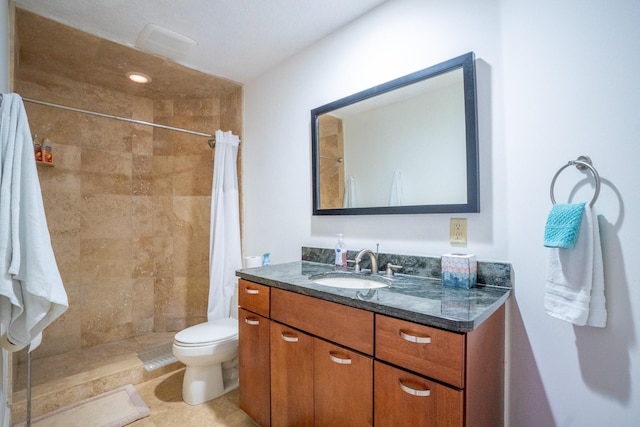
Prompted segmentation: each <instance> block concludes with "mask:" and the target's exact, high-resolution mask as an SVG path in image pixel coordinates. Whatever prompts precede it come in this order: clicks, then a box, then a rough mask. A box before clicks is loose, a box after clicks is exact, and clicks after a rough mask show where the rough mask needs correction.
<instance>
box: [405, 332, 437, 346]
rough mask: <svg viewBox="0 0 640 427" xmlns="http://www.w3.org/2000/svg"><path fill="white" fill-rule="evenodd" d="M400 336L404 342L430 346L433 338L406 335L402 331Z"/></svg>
mask: <svg viewBox="0 0 640 427" xmlns="http://www.w3.org/2000/svg"><path fill="white" fill-rule="evenodd" d="M400 336H401V337H402V339H403V340H406V341H409V342H415V343H418V344H430V343H431V337H419V336H417V335H411V334H408V333H406V332H405V331H403V330H402V329H401V330H400Z"/></svg>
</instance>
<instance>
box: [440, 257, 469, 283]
mask: <svg viewBox="0 0 640 427" xmlns="http://www.w3.org/2000/svg"><path fill="white" fill-rule="evenodd" d="M441 267H442V286H451V287H454V288H465V289H469V288H472V287H474V286H475V285H476V281H477V280H478V263H477V261H476V256H475V255H466V254H446V255H442V260H441Z"/></svg>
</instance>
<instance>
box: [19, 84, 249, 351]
mask: <svg viewBox="0 0 640 427" xmlns="http://www.w3.org/2000/svg"><path fill="white" fill-rule="evenodd" d="M14 90H15V91H16V92H17V93H20V94H21V95H22V96H23V97H30V98H35V99H43V100H47V101H50V102H55V103H60V104H64V105H72V106H75V107H78V108H85V109H88V110H94V111H96V110H97V111H100V112H103V113H108V114H114V115H119V116H125V117H134V118H136V119H139V120H145V121H155V122H157V123H163V124H168V125H172V126H177V127H183V128H188V129H192V130H196V131H200V132H206V133H211V132H213V131H214V130H215V129H218V128H223V129H225V130H232V131H233V132H234V133H236V134H239V133H240V130H241V115H240V111H241V108H242V106H241V89H240V88H239V89H238V90H237V92H234V93H231V94H224V95H221V96H220V97H218V98H211V99H206V100H202V99H199V100H160V101H158V100H155V101H154V100H149V99H144V98H138V97H133V96H128V95H124V94H122V93H119V92H116V91H112V90H107V89H104V88H99V87H95V86H91V85H88V84H83V83H79V82H76V81H72V80H68V79H64V78H59V77H55V76H50V75H47V76H46V77H43V76H41V77H40V79H39V80H38V79H33V80H31V81H29V82H27V81H21V80H19V81H16V82H15V88H14ZM25 105H26V108H27V114H28V116H29V122H30V125H31V129H32V133H34V134H37V135H38V137H39V138H40V139H42V138H45V137H46V138H49V139H50V140H51V141H52V143H53V150H54V153H53V155H54V164H55V167H46V166H39V167H38V172H39V176H40V181H41V185H42V190H43V199H44V204H45V211H46V214H47V220H48V225H49V230H50V234H51V239H52V244H53V247H54V251H55V253H56V257H57V261H58V265H59V268H60V271H61V274H62V278H63V281H64V284H65V287H66V290H67V293H68V295H69V302H70V307H69V310H68V311H67V312H66V313H65V314H64V315H63V316H62V317H61V318H60V319H58V320H57V321H55V322H54V323H53V324H52V325H51V326H50V327H49V328H47V329H46V331H45V334H44V340H43V344H42V345H41V347H40V348H39V349H38V350H37V351H36V352H35V353H34V357H45V356H48V355H53V354H59V353H62V352H66V351H69V350H75V349H78V348H81V347H85V346H91V345H95V344H97V343H103V342H109V341H114V340H119V339H123V338H128V337H132V336H137V335H142V334H145V333H149V332H152V331H156V332H162V331H174V330H179V329H181V328H183V327H185V326H189V325H192V324H195V323H198V322H201V321H203V320H205V319H206V303H207V296H208V244H209V213H210V202H211V183H212V170H213V153H212V150H211V149H210V148H209V146H208V145H207V142H206V138H202V137H197V136H192V135H187V134H182V133H177V132H173V131H169V130H163V129H157V128H151V127H148V126H142V125H133V124H129V123H125V122H120V121H116V120H113V119H107V118H101V117H95V116H90V115H87V114H82V113H77V112H71V111H65V110H61V109H57V108H52V107H48V106H40V105H36V104H31V103H25Z"/></svg>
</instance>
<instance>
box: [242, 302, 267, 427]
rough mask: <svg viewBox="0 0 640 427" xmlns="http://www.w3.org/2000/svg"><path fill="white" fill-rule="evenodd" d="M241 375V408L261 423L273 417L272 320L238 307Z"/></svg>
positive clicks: (263, 426) (264, 425)
mask: <svg viewBox="0 0 640 427" xmlns="http://www.w3.org/2000/svg"><path fill="white" fill-rule="evenodd" d="M238 322H239V323H238V342H239V344H238V363H239V367H238V371H239V372H238V374H239V383H240V385H239V399H240V402H239V403H240V409H242V410H243V411H245V412H246V413H247V414H249V416H250V417H251V418H253V419H254V420H255V421H256V422H257V423H258V424H259V425H260V426H262V427H269V425H270V420H271V402H270V394H269V392H270V385H271V383H270V379H269V378H270V375H269V369H270V366H269V319H266V318H264V317H262V316H259V315H257V314H254V313H251V312H249V311H247V310H244V309H242V308H241V309H238Z"/></svg>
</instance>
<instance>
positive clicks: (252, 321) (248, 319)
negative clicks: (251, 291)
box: [244, 316, 260, 326]
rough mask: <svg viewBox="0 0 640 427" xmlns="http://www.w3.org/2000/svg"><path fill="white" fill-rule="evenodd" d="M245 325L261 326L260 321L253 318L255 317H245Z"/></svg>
mask: <svg viewBox="0 0 640 427" xmlns="http://www.w3.org/2000/svg"><path fill="white" fill-rule="evenodd" d="M244 323H246V324H247V325H251V326H256V325H259V324H260V320H258V318H257V317H253V316H251V317H245V318H244Z"/></svg>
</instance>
